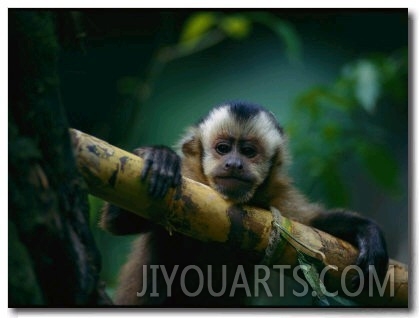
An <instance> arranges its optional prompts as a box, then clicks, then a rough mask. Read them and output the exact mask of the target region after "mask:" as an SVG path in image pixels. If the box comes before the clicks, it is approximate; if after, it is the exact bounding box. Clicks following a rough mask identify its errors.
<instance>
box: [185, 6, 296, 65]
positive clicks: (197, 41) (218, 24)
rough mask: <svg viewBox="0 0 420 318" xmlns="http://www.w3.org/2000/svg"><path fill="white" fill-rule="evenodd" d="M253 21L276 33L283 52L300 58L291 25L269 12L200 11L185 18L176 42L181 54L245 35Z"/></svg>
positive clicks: (247, 33)
mask: <svg viewBox="0 0 420 318" xmlns="http://www.w3.org/2000/svg"><path fill="white" fill-rule="evenodd" d="M256 24H260V25H263V26H265V27H267V28H268V29H269V30H271V31H272V32H274V33H275V34H277V35H278V37H279V39H280V40H282V41H283V42H284V44H285V50H286V55H287V57H288V58H289V59H290V60H298V59H299V58H300V53H301V44H300V40H299V36H298V34H297V32H296V31H295V29H294V28H293V26H292V25H291V24H290V23H288V22H286V21H284V20H282V19H280V18H278V17H276V16H275V15H273V14H270V13H268V12H243V13H232V14H224V13H221V12H207V11H199V12H197V13H194V14H192V15H191V16H190V17H189V19H188V20H187V21H186V22H185V24H184V27H183V29H182V31H181V34H180V38H179V43H178V44H177V45H179V46H180V48H182V51H183V56H185V55H189V54H193V53H195V52H196V51H197V47H200V45H201V46H203V47H204V48H208V47H210V46H212V45H215V44H217V43H219V42H220V41H221V40H222V39H224V38H230V39H233V40H242V39H245V38H246V37H248V36H249V35H250V34H251V31H252V29H253V27H254V26H255V25H256Z"/></svg>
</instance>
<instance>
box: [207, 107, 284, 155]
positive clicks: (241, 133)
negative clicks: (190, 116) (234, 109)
mask: <svg viewBox="0 0 420 318" xmlns="http://www.w3.org/2000/svg"><path fill="white" fill-rule="evenodd" d="M199 129H200V131H201V138H202V139H201V140H202V141H203V145H204V148H205V152H206V150H208V149H209V148H210V147H211V143H212V141H214V140H215V138H216V137H217V136H218V135H227V136H231V137H233V138H235V139H244V138H249V137H252V138H256V139H257V140H259V141H260V142H262V143H263V145H262V146H263V148H264V150H265V152H266V153H265V155H266V156H267V157H268V158H271V157H272V156H273V155H274V154H275V152H276V151H277V149H278V147H279V146H282V145H283V141H284V140H283V138H282V136H281V134H280V133H279V132H278V130H277V129H276V127H275V126H274V124H273V123H272V121H271V119H270V117H269V116H268V115H267V114H266V113H265V112H263V111H261V112H260V113H259V114H257V115H256V116H255V117H254V118H252V119H250V120H248V121H246V122H242V123H240V122H238V121H236V120H235V118H234V117H233V115H232V114H231V113H230V112H229V106H228V105H226V106H222V107H219V108H217V109H214V110H213V111H212V112H211V113H210V114H209V116H208V117H207V119H206V120H205V121H204V122H203V123H201V124H200V127H199Z"/></svg>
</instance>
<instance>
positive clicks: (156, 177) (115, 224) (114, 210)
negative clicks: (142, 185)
mask: <svg viewBox="0 0 420 318" xmlns="http://www.w3.org/2000/svg"><path fill="white" fill-rule="evenodd" d="M133 153H134V154H135V155H137V156H139V157H141V158H143V159H144V161H145V165H144V168H143V170H142V171H141V180H142V182H145V181H146V180H148V184H149V193H150V195H151V196H152V197H154V198H161V197H163V196H164V195H165V194H166V192H167V191H168V189H169V188H170V187H178V186H179V185H180V183H181V159H180V158H179V156H178V155H177V154H176V153H175V152H174V151H173V150H172V149H170V148H168V147H166V146H154V147H144V148H137V149H135V150H134V151H133ZM99 225H100V226H101V227H102V228H103V229H105V230H107V231H109V232H111V233H113V234H115V235H128V234H137V233H143V232H147V231H150V230H152V229H153V228H155V227H156V225H154V223H152V222H150V221H148V220H146V219H144V218H142V217H140V216H138V215H136V214H134V213H132V212H130V211H127V210H124V209H122V208H119V207H117V206H115V205H112V204H110V203H105V205H104V207H103V210H102V215H101V220H100V222H99Z"/></svg>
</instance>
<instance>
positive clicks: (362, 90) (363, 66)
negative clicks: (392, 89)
mask: <svg viewBox="0 0 420 318" xmlns="http://www.w3.org/2000/svg"><path fill="white" fill-rule="evenodd" d="M343 74H344V76H346V77H348V78H350V79H352V80H353V81H354V95H355V97H356V99H357V101H358V102H359V103H360V105H361V106H362V107H363V108H364V109H365V110H366V111H367V112H368V113H371V114H372V113H373V112H374V111H375V108H376V104H377V102H378V99H379V96H380V94H381V82H380V74H379V70H378V68H377V67H376V66H375V64H374V63H373V62H371V61H368V60H360V61H358V62H356V63H355V64H354V65H351V66H346V67H345V68H344V72H343Z"/></svg>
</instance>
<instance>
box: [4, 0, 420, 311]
mask: <svg viewBox="0 0 420 318" xmlns="http://www.w3.org/2000/svg"><path fill="white" fill-rule="evenodd" d="M315 3H316V5H317V8H337V9H338V8H409V15H410V17H411V19H412V20H413V22H412V25H411V26H412V30H411V31H412V38H411V39H410V40H411V44H412V45H413V47H412V49H411V54H412V60H411V62H412V63H413V65H412V66H413V68H412V71H413V75H412V76H411V81H412V82H411V87H412V90H413V92H412V98H413V100H412V103H411V109H412V115H413V117H414V119H413V120H412V124H413V127H412V131H411V133H412V136H411V137H412V138H413V139H412V144H411V145H412V147H413V149H412V154H411V156H412V157H411V163H412V169H413V170H412V172H413V180H412V187H413V188H412V194H413V198H412V204H413V205H412V211H411V216H412V219H413V221H414V224H413V225H412V228H411V230H412V233H410V234H411V235H412V240H413V241H412V244H413V255H412V263H411V265H413V264H415V265H417V264H418V253H417V250H418V249H417V246H418V244H417V242H418V241H417V236H418V235H417V234H416V232H417V231H418V229H420V224H419V219H420V218H419V217H416V213H417V212H418V211H417V210H418V209H417V206H418V205H417V197H416V194H417V193H416V191H415V190H416V187H415V185H417V184H418V181H419V174H418V169H416V167H415V163H416V159H417V158H419V156H418V149H419V147H418V140H419V137H420V135H419V131H420V127H418V125H417V124H418V123H419V122H420V121H419V116H420V115H419V114H420V112H418V111H416V107H417V106H418V105H419V104H418V98H417V97H418V94H417V93H416V92H417V91H418V89H419V87H418V81H417V80H416V75H417V74H418V63H417V61H416V54H418V37H417V35H418V34H419V30H418V22H417V21H416V19H417V16H418V3H419V2H418V1H414V0H413V1H407V0H404V1H403V0H400V1H395V0H392V1H391V0H388V1H387V0H381V1H378V0H377V1H366V0H352V1H351V2H350V1H347V2H344V3H343V2H339V1H316V2H315V1H314V2H309V1H302V0H294V1H287V2H286V1H276V2H274V1H266V0H259V1H258V2H257V1H249V0H241V1H226V0H212V1H211V2H200V3H198V2H197V1H192V0H190V1H185V0H183V1H174V2H169V1H162V0H154V1H152V2H146V1H133V0H131V1H129V0H119V1H118V2H116V1H108V0H103V1H91V0H90V1H88V0H83V1H79V0H73V1H71V2H70V1H57V0H55V1H51V0H42V1H29V0H14V1H12V0H6V1H2V3H1V5H0V6H1V11H0V12H1V16H0V17H1V18H0V21H1V22H0V38H1V43H2V49H1V51H0V52H1V53H0V54H1V57H2V58H1V64H0V65H1V70H2V72H1V74H2V79H3V80H2V81H1V83H4V85H2V94H0V96H1V97H0V98H1V100H2V101H3V107H1V111H2V112H4V113H3V114H2V116H1V120H6V119H7V113H6V109H7V108H6V106H7V93H5V92H7V82H8V72H7V70H8V64H7V63H8V62H7V29H8V25H7V23H8V22H7V21H8V20H7V17H8V8H19V7H20V8H114V7H116V5H118V7H119V8H135V7H136V8H141V7H143V8H223V7H224V8H234V7H237V8H280V7H281V8H312V7H313V4H315ZM414 123H416V124H414ZM1 128H2V129H3V130H4V131H3V133H2V134H0V136H1V137H0V138H1V139H0V143H1V145H7V143H6V136H7V130H6V129H7V126H6V124H4V125H1ZM3 158H4V156H3ZM3 163H4V162H3ZM2 167H4V168H6V164H5V165H4V166H3V165H2ZM6 175H7V172H6V171H4V173H3V181H4V180H5V179H6V178H5V176H6ZM0 184H1V185H0V187H1V188H0V189H1V191H2V192H1V193H2V194H3V198H7V185H6V184H5V182H4V183H3V182H2V183H0ZM6 200H7V199H6ZM3 213H4V214H5V210H3ZM4 214H3V215H4ZM3 226H5V227H6V226H7V223H6V222H3ZM0 235H1V242H2V244H3V247H4V248H3V249H2V251H3V257H2V260H4V262H2V269H3V271H2V272H3V275H1V276H0V286H2V287H3V293H2V297H1V305H2V306H1V307H2V308H3V309H4V310H3V311H4V313H3V314H5V315H6V316H7V317H12V316H26V317H40V316H50V315H52V316H54V317H55V316H57V315H58V314H60V315H62V316H69V315H70V316H72V317H73V315H74V316H75V317H78V318H85V317H86V318H90V317H91V316H92V315H98V316H99V315H100V316H106V317H119V316H120V315H121V314H122V313H123V311H122V310H118V311H115V310H107V309H102V310H93V311H91V310H69V311H64V310H40V311H37V310H34V311H27V310H25V311H19V313H18V312H17V311H16V310H13V309H7V306H8V303H7V299H8V296H7V288H6V287H7V265H6V264H5V263H6V259H7V256H6V252H5V251H7V241H8V237H7V228H6V229H3V230H2V231H0ZM3 266H4V267H3ZM416 269H418V267H417V266H416V268H415V269H414V270H413V269H412V270H411V271H410V275H412V277H411V276H410V281H412V282H413V283H414V284H413V285H414V286H413V287H412V288H410V291H411V294H410V304H411V308H412V309H414V310H410V311H409V312H407V311H403V310H382V309H377V310H372V309H369V310H362V309H360V310H358V311H357V313H358V316H362V317H382V316H393V317H394V316H400V315H401V316H407V315H410V316H413V315H417V314H418V300H419V299H418V288H417V286H416V284H417V283H418V280H417V275H415V270H416ZM165 313H168V314H171V315H173V316H181V315H182V316H197V315H200V316H206V317H208V316H209V315H211V316H213V315H217V316H219V315H220V314H221V313H223V314H222V316H225V315H228V314H229V315H230V314H233V312H231V311H228V310H226V311H222V310H217V311H214V310H209V312H206V311H205V310H200V311H199V312H197V311H196V310H184V311H180V310H164V311H159V312H157V311H153V310H148V311H140V310H139V311H136V310H129V311H125V312H124V314H127V315H129V316H133V317H138V316H140V315H141V317H151V316H154V317H156V316H161V315H165ZM355 313H356V312H355V311H354V310H351V311H343V310H341V311H339V312H337V310H334V309H333V310H331V311H327V310H323V311H322V312H319V311H317V310H315V309H310V310H305V309H299V310H294V312H293V313H292V312H291V310H288V309H275V310H273V309H271V310H267V309H265V310H256V309H252V310H242V311H235V312H234V314H235V315H241V316H242V315H252V317H254V316H260V314H263V315H264V316H271V315H273V316H274V315H275V316H277V317H278V316H279V315H281V317H282V318H288V317H307V316H314V315H322V316H326V317H341V316H343V315H346V316H354V314H355Z"/></svg>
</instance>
